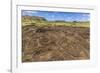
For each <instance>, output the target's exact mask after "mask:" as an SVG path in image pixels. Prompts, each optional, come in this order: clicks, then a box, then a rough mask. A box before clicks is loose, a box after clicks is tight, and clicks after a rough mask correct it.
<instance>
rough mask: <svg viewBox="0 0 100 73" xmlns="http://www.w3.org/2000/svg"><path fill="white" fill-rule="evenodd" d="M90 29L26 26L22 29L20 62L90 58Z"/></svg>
mask: <svg viewBox="0 0 100 73" xmlns="http://www.w3.org/2000/svg"><path fill="white" fill-rule="evenodd" d="M89 32H90V29H89V28H85V27H67V26H45V27H37V26H32V25H27V26H23V27H22V62H39V61H62V60H85V59H89V58H90V40H89V39H90V37H89V35H90V33H89Z"/></svg>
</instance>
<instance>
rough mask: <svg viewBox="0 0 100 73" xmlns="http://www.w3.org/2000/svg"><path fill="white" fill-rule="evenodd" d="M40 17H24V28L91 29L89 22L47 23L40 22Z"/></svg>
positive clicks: (44, 21)
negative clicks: (62, 27)
mask: <svg viewBox="0 0 100 73" xmlns="http://www.w3.org/2000/svg"><path fill="white" fill-rule="evenodd" d="M38 18H39V17H27V16H26V17H22V26H26V25H35V26H71V27H90V23H89V22H76V21H73V22H65V21H47V20H43V19H41V20H38Z"/></svg>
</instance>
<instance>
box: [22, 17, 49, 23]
mask: <svg viewBox="0 0 100 73" xmlns="http://www.w3.org/2000/svg"><path fill="white" fill-rule="evenodd" d="M43 21H47V20H46V19H45V18H43V17H38V16H22V23H23V24H31V23H37V22H38V23H39V22H43Z"/></svg>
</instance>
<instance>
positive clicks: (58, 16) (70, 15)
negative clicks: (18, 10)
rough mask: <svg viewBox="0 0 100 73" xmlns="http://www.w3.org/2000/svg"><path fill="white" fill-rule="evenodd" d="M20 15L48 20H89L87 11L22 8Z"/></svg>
mask: <svg viewBox="0 0 100 73" xmlns="http://www.w3.org/2000/svg"><path fill="white" fill-rule="evenodd" d="M22 16H39V17H44V18H45V19H47V20H48V21H55V20H60V21H90V14H89V13H79V12H52V11H34V10H22Z"/></svg>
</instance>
